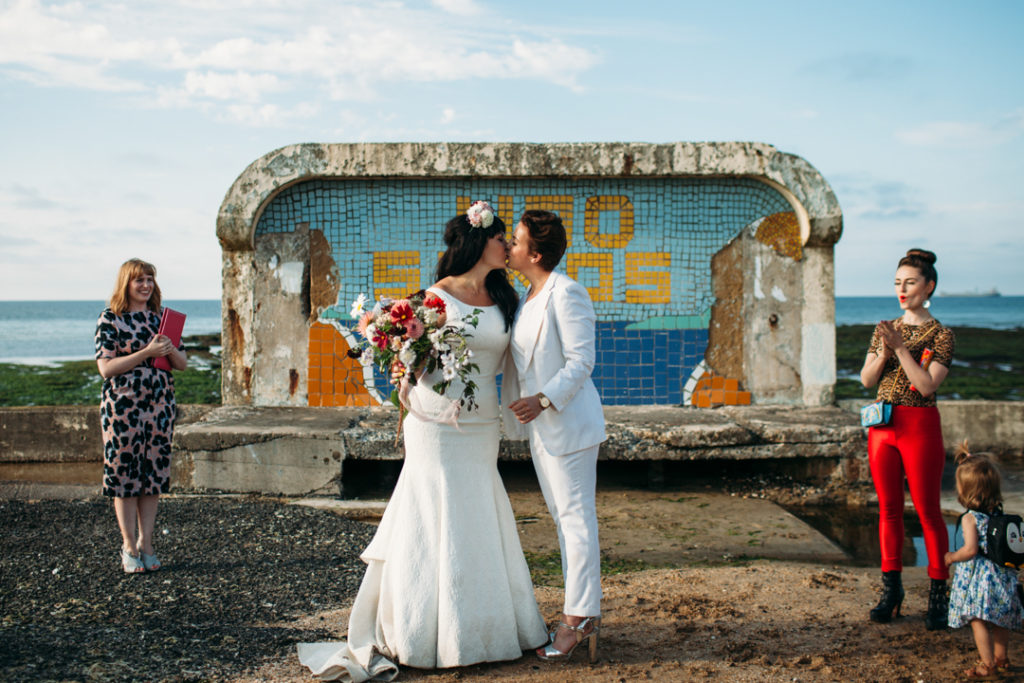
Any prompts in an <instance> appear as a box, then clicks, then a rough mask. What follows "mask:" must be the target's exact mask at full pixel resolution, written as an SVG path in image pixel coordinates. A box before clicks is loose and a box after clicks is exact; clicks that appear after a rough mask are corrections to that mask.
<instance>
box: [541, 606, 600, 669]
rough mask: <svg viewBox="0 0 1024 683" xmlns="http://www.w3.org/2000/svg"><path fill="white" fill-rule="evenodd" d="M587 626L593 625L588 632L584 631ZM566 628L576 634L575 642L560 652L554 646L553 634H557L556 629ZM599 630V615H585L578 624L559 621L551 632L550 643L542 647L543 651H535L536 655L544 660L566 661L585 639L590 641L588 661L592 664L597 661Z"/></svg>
mask: <svg viewBox="0 0 1024 683" xmlns="http://www.w3.org/2000/svg"><path fill="white" fill-rule="evenodd" d="M588 626H593V628H591V630H590V631H589V632H586V633H584V631H586V630H587V627H588ZM560 628H566V629H569V630H570V631H572V632H573V633H574V634H575V635H576V642H575V643H573V645H572V647H570V648H569V651H568V652H562V651H561V650H559V649H558V648H556V647H555V635H557V634H558V629H560ZM600 630H601V617H587V618H586V619H584V620H583V621H581V622H580V625H579V626H570V625H569V624H567V623H565V622H564V621H562V622H559V624H558V626H557V628H555V630H554V631H552V632H551V643H550V644H549V645H547V646H545V647H544V651H543V652H539V653H537V657H539V658H540V659H543V660H544V661H545V662H559V661H566V660H568V659H569V658H570V657H572V653H573V652H575V651H576V648H577V647H579V646H580V644H582V643H583V642H585V641H590V642H589V643H588V646H589V651H590V652H589V654H590V663H591V664H593V663H594V662H596V661H597V634H598V632H599V631H600Z"/></svg>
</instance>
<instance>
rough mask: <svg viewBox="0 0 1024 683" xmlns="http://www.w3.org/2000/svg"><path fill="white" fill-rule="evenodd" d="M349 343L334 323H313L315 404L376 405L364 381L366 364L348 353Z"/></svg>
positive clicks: (310, 393) (311, 367)
mask: <svg viewBox="0 0 1024 683" xmlns="http://www.w3.org/2000/svg"><path fill="white" fill-rule="evenodd" d="M348 350H349V345H348V342H347V341H346V340H345V337H343V336H342V335H341V333H340V332H338V331H337V330H336V329H334V327H333V326H331V325H328V324H326V323H320V322H316V323H313V324H312V325H310V327H309V367H308V375H307V377H308V378H309V379H308V396H309V405H311V406H323V407H330V406H342V405H360V406H369V405H376V401H374V400H373V397H371V396H370V394H369V392H367V391H366V387H365V385H364V384H363V366H362V365H361V364H360V363H359V361H358V360H356V359H354V358H349V357H348Z"/></svg>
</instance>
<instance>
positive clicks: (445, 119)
mask: <svg viewBox="0 0 1024 683" xmlns="http://www.w3.org/2000/svg"><path fill="white" fill-rule="evenodd" d="M454 120H455V110H454V109H452V108H451V107H445V108H444V111H442V112H441V123H451V122H452V121H454Z"/></svg>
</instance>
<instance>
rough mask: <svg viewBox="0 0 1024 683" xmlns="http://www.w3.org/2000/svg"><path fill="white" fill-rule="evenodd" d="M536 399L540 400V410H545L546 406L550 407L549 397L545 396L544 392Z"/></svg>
mask: <svg viewBox="0 0 1024 683" xmlns="http://www.w3.org/2000/svg"><path fill="white" fill-rule="evenodd" d="M537 400H538V401H540V409H541V410H547V409H548V408H550V407H551V399H550V398H548V397H547V396H545V395H544V394H541V395H540V396H538V397H537Z"/></svg>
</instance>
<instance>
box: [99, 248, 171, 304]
mask: <svg viewBox="0 0 1024 683" xmlns="http://www.w3.org/2000/svg"><path fill="white" fill-rule="evenodd" d="M140 275H149V276H151V277H152V278H153V294H151V295H150V297H149V301H148V302H147V304H146V307H147V308H148V309H149V310H151V311H154V312H156V313H159V312H160V299H161V295H160V285H158V284H157V283H156V266H154V265H153V264H152V263H147V262H146V261H143V260H142V259H138V258H132V259H128V260H127V261H125V262H124V263H122V264H121V269H120V270H118V271H117V284H115V285H114V293H113V294H111V295H110V303H109V304H108V305H109V306H110V310H112V311H113V312H114V313H115V314H117V315H123V314H124V312H125V311H127V310H128V302H129V301H130V300H131V299H130V297H129V296H128V287H129V286H130V285H131V283H132V280H134V279H135V278H137V277H138V276H140Z"/></svg>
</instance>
